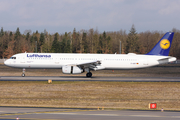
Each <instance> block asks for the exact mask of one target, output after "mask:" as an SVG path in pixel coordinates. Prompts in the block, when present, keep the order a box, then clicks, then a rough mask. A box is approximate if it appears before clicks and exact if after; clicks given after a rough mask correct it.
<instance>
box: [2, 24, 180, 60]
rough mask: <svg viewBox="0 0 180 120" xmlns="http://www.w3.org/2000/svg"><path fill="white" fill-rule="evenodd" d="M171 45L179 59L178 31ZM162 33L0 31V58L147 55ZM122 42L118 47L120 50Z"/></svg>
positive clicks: (134, 31) (172, 51) (133, 30)
mask: <svg viewBox="0 0 180 120" xmlns="http://www.w3.org/2000/svg"><path fill="white" fill-rule="evenodd" d="M172 32H174V33H175V34H174V38H173V43H172V46H171V50H170V55H171V56H174V57H177V58H178V59H180V39H179V38H180V30H178V29H176V28H173V29H172ZM164 34H165V33H164V32H161V31H145V32H140V33H137V31H136V29H135V27H134V25H132V27H131V28H130V30H129V32H128V33H127V32H126V31H125V30H119V31H114V32H105V31H104V32H103V33H100V32H99V31H98V30H97V29H96V30H94V29H89V30H80V31H76V29H75V28H74V30H73V32H65V33H64V34H59V33H55V34H49V33H48V32H47V31H46V30H44V32H41V33H39V32H38V31H36V32H33V33H32V32H31V30H26V31H25V32H24V34H22V33H20V30H19V28H17V30H16V31H15V32H12V31H4V30H3V28H1V31H0V58H10V57H11V56H12V55H14V54H16V53H23V52H25V51H26V52H37V53H99V54H114V53H117V54H118V53H119V51H120V48H121V53H123V54H127V53H137V54H146V53H148V52H149V51H150V50H151V49H152V48H153V47H154V46H155V44H156V43H157V42H158V41H159V40H160V39H161V37H162V36H163V35H164ZM120 41H121V47H120Z"/></svg>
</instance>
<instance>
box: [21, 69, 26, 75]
mask: <svg viewBox="0 0 180 120" xmlns="http://www.w3.org/2000/svg"><path fill="white" fill-rule="evenodd" d="M25 71H26V69H25V68H23V71H22V72H23V73H22V77H25Z"/></svg>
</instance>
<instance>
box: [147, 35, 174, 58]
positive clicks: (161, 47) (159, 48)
mask: <svg viewBox="0 0 180 120" xmlns="http://www.w3.org/2000/svg"><path fill="white" fill-rule="evenodd" d="M173 36H174V32H167V33H166V34H165V35H164V36H163V37H162V38H161V40H160V41H159V42H158V43H157V44H156V46H155V47H154V48H153V49H152V50H151V51H150V52H149V53H147V54H146V55H163V56H168V55H169V51H170V48H171V43H172V39H173Z"/></svg>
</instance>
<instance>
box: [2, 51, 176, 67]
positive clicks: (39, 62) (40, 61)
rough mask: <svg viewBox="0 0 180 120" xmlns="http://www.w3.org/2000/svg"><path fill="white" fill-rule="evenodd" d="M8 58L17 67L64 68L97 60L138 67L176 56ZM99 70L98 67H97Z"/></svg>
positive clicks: (33, 55)
mask: <svg viewBox="0 0 180 120" xmlns="http://www.w3.org/2000/svg"><path fill="white" fill-rule="evenodd" d="M12 57H14V58H15V59H12V58H11V59H8V60H6V61H5V65H7V66H10V67H16V68H62V66H65V65H78V64H82V63H87V62H91V61H95V60H99V61H100V62H101V65H100V66H101V67H100V68H102V69H137V68H145V67H151V66H155V65H159V64H164V63H168V62H172V61H175V60H176V58H175V57H170V56H157V55H136V54H133V53H130V54H72V53H69V54H68V53H20V54H15V55H13V56H12ZM97 70H98V69H97Z"/></svg>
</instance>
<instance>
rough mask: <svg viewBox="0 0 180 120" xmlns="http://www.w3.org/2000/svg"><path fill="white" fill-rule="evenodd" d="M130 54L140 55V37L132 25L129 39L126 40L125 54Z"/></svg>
mask: <svg viewBox="0 0 180 120" xmlns="http://www.w3.org/2000/svg"><path fill="white" fill-rule="evenodd" d="M129 52H132V53H139V44H138V36H137V33H136V29H135V27H134V25H132V27H131V30H130V32H129V34H128V38H127V39H126V47H125V53H126V54H127V53H129Z"/></svg>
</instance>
